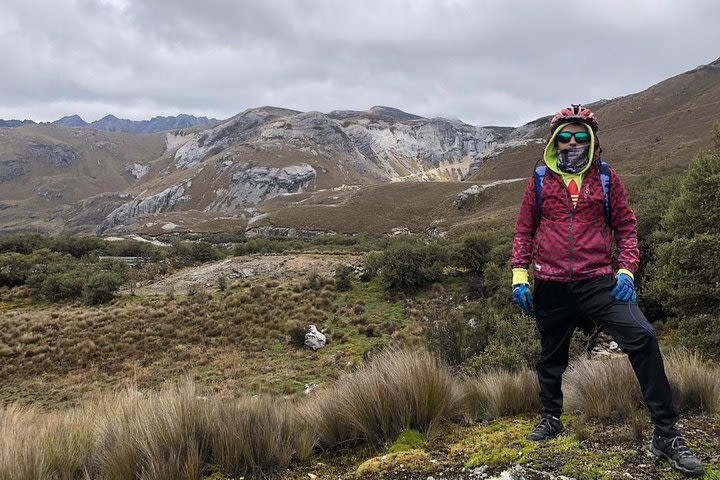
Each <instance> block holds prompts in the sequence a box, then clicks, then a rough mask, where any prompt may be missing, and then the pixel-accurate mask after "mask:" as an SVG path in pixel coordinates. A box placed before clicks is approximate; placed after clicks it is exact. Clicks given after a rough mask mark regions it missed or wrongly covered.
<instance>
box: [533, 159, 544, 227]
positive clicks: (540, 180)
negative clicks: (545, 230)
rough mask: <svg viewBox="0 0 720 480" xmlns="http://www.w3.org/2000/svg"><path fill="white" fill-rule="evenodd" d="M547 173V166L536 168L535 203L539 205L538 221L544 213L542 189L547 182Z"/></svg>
mask: <svg viewBox="0 0 720 480" xmlns="http://www.w3.org/2000/svg"><path fill="white" fill-rule="evenodd" d="M546 173H547V166H546V165H540V166H539V167H537V168H536V169H535V203H536V205H537V215H538V221H540V217H541V215H542V189H543V184H544V183H545V174H546Z"/></svg>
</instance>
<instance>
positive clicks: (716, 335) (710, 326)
mask: <svg viewBox="0 0 720 480" xmlns="http://www.w3.org/2000/svg"><path fill="white" fill-rule="evenodd" d="M679 330H680V332H682V335H681V336H680V337H679V340H680V343H682V344H683V345H685V346H686V347H688V348H689V349H691V350H694V351H697V352H700V353H701V354H703V355H704V356H706V357H709V358H713V359H715V360H717V361H720V315H717V314H716V315H695V316H692V317H688V318H684V319H682V320H680V324H679Z"/></svg>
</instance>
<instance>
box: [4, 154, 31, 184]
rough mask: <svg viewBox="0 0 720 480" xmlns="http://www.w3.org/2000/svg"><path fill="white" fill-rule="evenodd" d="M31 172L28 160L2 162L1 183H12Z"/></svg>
mask: <svg viewBox="0 0 720 480" xmlns="http://www.w3.org/2000/svg"><path fill="white" fill-rule="evenodd" d="M29 171H30V163H29V162H28V161H27V160H21V159H15V160H0V183H4V182H10V181H12V180H15V179H16V178H19V177H22V176H23V175H25V174H26V173H28V172H29Z"/></svg>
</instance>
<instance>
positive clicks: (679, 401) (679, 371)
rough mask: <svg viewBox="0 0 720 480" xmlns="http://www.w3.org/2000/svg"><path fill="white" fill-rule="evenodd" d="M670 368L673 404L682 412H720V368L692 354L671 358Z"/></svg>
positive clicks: (686, 353)
mask: <svg viewBox="0 0 720 480" xmlns="http://www.w3.org/2000/svg"><path fill="white" fill-rule="evenodd" d="M666 365H667V372H668V379H669V380H670V386H671V387H672V391H673V400H674V401H675V405H677V407H678V408H679V409H680V411H681V412H693V413H701V412H704V413H718V412H720V368H718V367H717V366H714V365H710V364H708V363H706V362H704V361H703V359H702V358H701V357H700V355H699V354H698V353H696V352H690V351H688V350H679V351H675V352H673V353H671V354H670V355H668V357H667V362H666Z"/></svg>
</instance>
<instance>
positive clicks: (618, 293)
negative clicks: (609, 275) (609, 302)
mask: <svg viewBox="0 0 720 480" xmlns="http://www.w3.org/2000/svg"><path fill="white" fill-rule="evenodd" d="M611 295H612V296H613V298H615V300H618V301H620V302H628V301H630V302H633V303H634V302H637V292H635V282H633V279H632V278H630V275H627V274H625V273H621V274H619V275H618V276H617V285H615V288H613V291H612V293H611Z"/></svg>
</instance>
